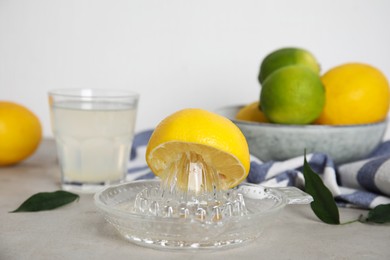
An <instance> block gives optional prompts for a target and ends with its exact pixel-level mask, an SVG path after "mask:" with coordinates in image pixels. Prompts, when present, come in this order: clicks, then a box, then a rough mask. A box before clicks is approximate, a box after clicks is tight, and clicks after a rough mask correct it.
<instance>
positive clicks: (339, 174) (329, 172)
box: [127, 130, 390, 209]
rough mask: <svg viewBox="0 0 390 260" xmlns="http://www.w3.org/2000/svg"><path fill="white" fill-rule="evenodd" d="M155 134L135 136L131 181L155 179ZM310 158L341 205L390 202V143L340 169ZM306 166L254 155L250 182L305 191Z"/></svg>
mask: <svg viewBox="0 0 390 260" xmlns="http://www.w3.org/2000/svg"><path fill="white" fill-rule="evenodd" d="M152 131H153V130H148V131H143V132H140V133H138V134H136V135H135V137H134V141H133V146H132V150H131V157H130V161H129V167H128V175H127V180H128V181H131V180H138V179H151V178H154V174H153V173H152V172H151V170H150V169H149V167H148V166H147V165H146V161H145V151H146V145H147V143H148V140H149V138H150V136H151V134H152ZM306 159H307V161H308V163H309V164H310V166H311V168H312V169H313V170H314V171H315V172H317V173H318V174H319V175H320V177H321V178H322V180H323V182H324V184H325V185H326V186H327V187H328V189H329V190H330V191H331V192H332V194H333V196H334V197H335V200H336V201H337V202H338V205H339V206H345V207H359V208H365V209H370V208H374V207H376V206H377V205H380V204H389V203H390V141H386V142H383V143H382V144H381V145H380V146H379V147H378V148H377V149H376V150H375V151H374V152H373V153H372V154H371V155H370V156H368V157H367V158H365V159H363V160H360V161H356V162H351V163H346V164H343V165H337V166H336V165H335V164H334V163H333V161H332V158H330V157H329V156H327V155H326V154H321V153H313V154H308V155H307V156H306ZM302 166H303V156H300V157H295V158H292V159H289V160H286V161H268V162H262V161H260V160H259V159H257V158H255V157H254V156H252V157H251V168H250V172H249V175H248V178H247V181H248V182H250V183H257V184H261V185H263V186H268V187H284V186H296V187H299V188H302V187H303V186H304V178H303V174H302Z"/></svg>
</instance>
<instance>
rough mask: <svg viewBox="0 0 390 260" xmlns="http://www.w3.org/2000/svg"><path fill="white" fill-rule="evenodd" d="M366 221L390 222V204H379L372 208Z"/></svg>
mask: <svg viewBox="0 0 390 260" xmlns="http://www.w3.org/2000/svg"><path fill="white" fill-rule="evenodd" d="M366 221H367V222H374V223H387V222H390V204H384V205H378V206H376V207H375V208H373V209H372V210H370V211H369V212H368V216H367V218H366Z"/></svg>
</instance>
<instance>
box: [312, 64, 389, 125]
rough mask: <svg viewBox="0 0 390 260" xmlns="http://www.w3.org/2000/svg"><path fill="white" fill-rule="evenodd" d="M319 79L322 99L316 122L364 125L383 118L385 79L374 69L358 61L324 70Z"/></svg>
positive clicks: (386, 102) (386, 92)
mask: <svg viewBox="0 0 390 260" xmlns="http://www.w3.org/2000/svg"><path fill="white" fill-rule="evenodd" d="M321 80H322V82H323V84H324V86H325V90H326V102H325V107H324V109H323V112H322V114H321V115H320V117H319V118H318V119H317V121H316V123H318V124H326V125H345V124H365V123H373V122H378V121H382V120H384V119H385V118H386V116H387V113H388V110H389V100H390V94H389V82H388V81H387V79H386V77H385V76H384V75H383V73H382V72H381V71H379V70H378V69H377V68H374V67H373V66H370V65H368V64H362V63H347V64H342V65H340V66H337V67H335V68H332V69H330V70H329V71H327V72H326V73H325V74H324V75H323V76H322V77H321Z"/></svg>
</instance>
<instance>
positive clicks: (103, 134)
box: [49, 89, 139, 192]
mask: <svg viewBox="0 0 390 260" xmlns="http://www.w3.org/2000/svg"><path fill="white" fill-rule="evenodd" d="M138 99H139V96H138V94H137V93H134V92H129V91H117V90H99V89H62V90H53V91H50V92H49V104H50V112H51V123H52V129H53V134H54V137H55V140H56V146H57V153H58V159H59V164H60V169H61V187H62V189H64V190H70V191H76V192H95V191H97V190H99V189H101V188H102V187H104V186H106V185H110V184H114V183H119V182H121V181H123V180H124V179H125V177H126V172H127V163H128V160H129V156H130V148H131V144H132V140H133V135H134V127H135V121H136V114H137V105H138Z"/></svg>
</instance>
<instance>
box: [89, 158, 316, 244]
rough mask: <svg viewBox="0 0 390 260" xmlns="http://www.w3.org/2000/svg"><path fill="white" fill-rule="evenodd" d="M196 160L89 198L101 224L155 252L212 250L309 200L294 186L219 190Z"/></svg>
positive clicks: (249, 235)
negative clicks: (154, 249) (287, 208)
mask: <svg viewBox="0 0 390 260" xmlns="http://www.w3.org/2000/svg"><path fill="white" fill-rule="evenodd" d="M220 180H221V176H220V175H219V174H218V173H217V172H215V170H214V169H213V168H211V167H209V166H208V165H207V164H206V163H205V162H204V160H203V159H202V156H201V155H199V154H196V153H193V152H188V153H186V154H185V155H184V156H182V158H181V160H179V161H177V162H176V163H174V164H172V165H171V166H170V167H169V168H168V169H166V170H165V172H164V173H163V174H162V175H161V176H160V178H156V179H153V180H140V181H133V182H129V183H124V184H119V185H116V186H111V187H108V188H106V189H104V190H102V191H100V192H97V193H96V194H95V197H94V199H95V204H96V206H97V207H98V208H99V209H100V210H101V212H102V213H103V215H104V217H105V218H106V220H107V221H108V222H109V223H111V224H112V225H113V226H114V227H115V228H116V229H117V230H118V231H119V233H120V234H121V235H122V236H123V237H124V238H125V239H127V240H129V241H131V242H133V243H135V244H138V245H142V246H146V247H153V248H158V249H190V250H199V249H218V248H227V247H232V246H237V245H242V244H244V243H245V242H248V241H252V240H254V239H256V238H258V237H259V236H260V235H261V233H262V231H263V229H264V227H266V226H267V225H268V224H269V223H271V221H272V220H274V218H275V215H276V214H277V213H278V212H280V210H282V209H283V208H284V207H285V206H286V205H288V204H308V203H310V202H311V201H312V200H313V199H312V197H311V196H310V195H308V194H306V193H304V192H303V191H301V190H299V189H298V188H295V187H284V188H266V187H262V186H260V185H254V184H249V183H242V184H240V185H238V186H237V187H235V188H233V189H226V187H223V185H224V184H223V182H222V181H220Z"/></svg>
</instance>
